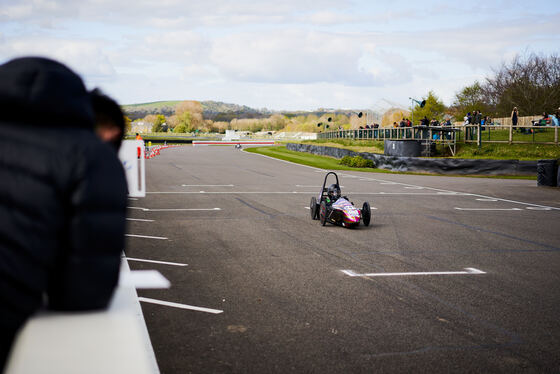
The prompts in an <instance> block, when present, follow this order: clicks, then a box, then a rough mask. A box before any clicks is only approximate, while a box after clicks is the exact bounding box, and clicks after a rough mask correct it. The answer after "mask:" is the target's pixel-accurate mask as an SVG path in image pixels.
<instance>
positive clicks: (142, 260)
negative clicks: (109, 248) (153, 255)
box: [125, 257, 189, 266]
mask: <svg viewBox="0 0 560 374" xmlns="http://www.w3.org/2000/svg"><path fill="white" fill-rule="evenodd" d="M125 258H126V259H127V260H128V261H138V262H150V263H153V264H162V265H173V266H189V265H188V264H180V263H178V262H168V261H156V260H145V259H142V258H132V257H125Z"/></svg>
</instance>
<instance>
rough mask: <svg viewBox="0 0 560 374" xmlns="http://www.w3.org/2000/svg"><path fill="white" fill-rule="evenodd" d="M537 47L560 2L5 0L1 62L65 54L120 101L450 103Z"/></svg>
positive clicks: (301, 105) (546, 49)
mask: <svg viewBox="0 0 560 374" xmlns="http://www.w3.org/2000/svg"><path fill="white" fill-rule="evenodd" d="M528 52H535V53H543V54H551V53H559V52H560V0H533V1H531V2H528V1H513V0H484V1H478V0H477V1H470V0H466V1H462V2H455V1H448V0H422V1H402V0H388V1H381V0H375V1H374V0H364V1H360V0H355V1H351V0H332V1H331V0H326V1H312V0H282V1H268V0H267V1H259V0H236V1H228V0H204V1H194V0H191V1H183V0H159V1H153V0H122V1H119V0H80V1H75V0H0V63H3V62H6V61H8V60H10V59H12V58H14V57H20V56H26V55H40V56H46V57H51V58H55V59H57V60H59V61H61V62H63V63H65V64H67V65H68V66H70V67H71V68H72V69H74V70H75V71H77V72H78V73H79V74H81V75H82V77H83V78H84V80H85V82H86V84H87V86H88V87H89V88H93V87H101V88H102V89H103V90H104V91H105V92H107V93H108V94H110V95H111V96H113V97H114V98H116V99H117V100H118V101H119V102H120V103H121V104H132V103H141V102H149V101H159V100H216V101H224V102H228V103H236V104H242V105H248V106H251V107H254V108H265V107H266V108H269V109H274V110H298V109H299V110H313V109H317V108H321V107H322V108H371V109H379V108H382V107H386V106H388V105H390V104H389V103H398V104H401V105H407V104H409V103H410V100H408V98H409V97H411V96H412V97H415V98H421V97H423V96H426V94H427V92H428V91H429V90H433V91H434V92H435V93H436V95H437V96H439V97H440V98H441V99H443V100H444V102H445V103H446V104H451V102H452V100H453V97H454V94H455V93H456V92H457V91H459V90H460V89H461V88H462V87H464V86H466V85H470V84H472V83H473V82H474V81H475V80H477V79H478V80H481V79H483V78H484V77H485V76H487V75H488V74H490V73H491V71H492V68H496V67H499V66H500V64H501V63H502V62H505V61H509V60H510V59H511V58H512V57H513V56H515V55H516V54H523V53H528Z"/></svg>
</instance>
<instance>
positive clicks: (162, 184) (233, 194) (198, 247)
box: [126, 146, 560, 373]
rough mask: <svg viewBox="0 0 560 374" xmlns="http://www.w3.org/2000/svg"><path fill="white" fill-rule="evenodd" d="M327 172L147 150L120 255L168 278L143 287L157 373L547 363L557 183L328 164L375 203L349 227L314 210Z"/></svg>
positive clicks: (556, 305) (559, 232)
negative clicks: (162, 285)
mask: <svg viewBox="0 0 560 374" xmlns="http://www.w3.org/2000/svg"><path fill="white" fill-rule="evenodd" d="M324 174H325V171H322V170H317V169H313V168H309V167H305V166H301V165H295V164H291V163H287V162H283V161H279V160H274V159H270V158H266V157H263V156H259V155H255V154H249V153H246V152H243V151H239V150H235V149H234V148H233V147H191V146H185V147H180V148H175V149H167V150H165V151H163V152H162V153H161V156H158V157H157V158H154V159H150V160H147V190H148V191H149V192H148V194H147V196H146V198H142V199H138V200H132V199H131V200H130V209H129V217H130V218H132V219H140V220H141V221H138V220H135V221H133V220H130V221H129V226H128V233H129V234H131V235H141V236H142V237H134V236H130V237H128V240H127V250H126V253H127V256H128V257H131V258H135V259H136V260H131V261H129V264H130V266H131V268H132V269H156V270H158V271H160V272H161V273H162V274H163V275H164V276H165V277H167V278H168V279H169V280H170V281H171V283H172V287H171V288H170V289H167V290H145V291H140V292H139V296H140V297H141V300H142V309H143V312H144V317H145V320H146V323H147V327H148V330H149V333H150V337H151V341H152V344H153V346H154V350H155V353H156V357H157V361H158V364H159V367H160V370H161V372H162V373H191V372H192V373H229V372H236V373H286V372H296V373H410V372H430V373H432V372H437V373H443V372H445V373H447V372H455V373H457V372H458V373H460V372H503V373H511V372H551V371H555V372H558V371H560V322H559V315H560V313H559V309H560V288H559V285H560V271H559V268H560V220H559V218H560V190H559V189H554V188H543V187H536V182H535V181H526V180H506V179H476V178H451V177H432V176H414V175H392V174H374V173H360V172H340V173H339V176H340V179H341V184H342V186H344V187H343V189H342V190H343V194H345V195H348V197H349V198H350V200H352V201H353V202H354V203H355V204H356V205H358V206H361V204H362V202H363V201H369V202H370V204H371V205H372V207H375V208H376V209H374V210H373V211H372V213H373V221H372V224H371V225H370V226H369V227H364V226H360V227H359V228H357V229H345V228H342V227H336V226H332V225H327V226H325V227H322V226H321V225H320V224H319V222H318V221H313V220H311V218H310V213H309V209H308V208H307V207H308V205H309V201H310V198H311V197H312V196H314V195H316V194H317V193H318V190H319V186H320V185H321V183H322V179H323V176H324ZM138 260H153V261H163V262H170V263H171V264H163V263H153V262H143V261H138ZM177 264H188V265H187V266H178V265H177ZM465 269H470V270H465ZM472 269H476V270H472ZM434 272H435V273H438V272H442V274H434ZM387 273H392V274H387ZM403 273H404V274H403ZM157 301H165V302H171V303H175V304H172V306H169V305H161V304H156V303H155V302H157ZM190 306H194V307H201V308H206V309H200V310H193V309H184V308H188V307H190Z"/></svg>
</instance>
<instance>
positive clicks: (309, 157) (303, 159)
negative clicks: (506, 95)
mask: <svg viewBox="0 0 560 374" xmlns="http://www.w3.org/2000/svg"><path fill="white" fill-rule="evenodd" d="M245 152H250V153H258V154H261V155H265V156H269V157H274V158H278V159H280V160H284V161H290V162H294V163H296V164H301V165H307V166H312V167H316V168H319V169H326V170H353V171H365V172H368V173H385V174H412V175H438V176H448V177H472V178H496V179H531V180H533V179H536V178H537V177H536V176H517V175H512V176H503V175H500V176H495V175H491V176H490V175H488V176H487V175H449V174H430V173H417V172H396V171H390V170H385V169H376V168H354V167H349V166H345V165H341V164H340V160H338V159H336V158H333V157H327V156H317V155H313V154H311V153H304V152H296V151H290V150H288V149H286V147H285V146H275V147H254V148H246V149H245Z"/></svg>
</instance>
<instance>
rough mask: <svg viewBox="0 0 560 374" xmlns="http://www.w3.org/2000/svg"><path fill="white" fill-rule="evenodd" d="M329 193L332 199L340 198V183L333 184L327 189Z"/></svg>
mask: <svg viewBox="0 0 560 374" xmlns="http://www.w3.org/2000/svg"><path fill="white" fill-rule="evenodd" d="M327 194H328V195H329V198H330V199H332V200H338V198H339V197H340V187H339V186H338V184H331V185H330V186H329V188H328V189H327Z"/></svg>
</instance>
